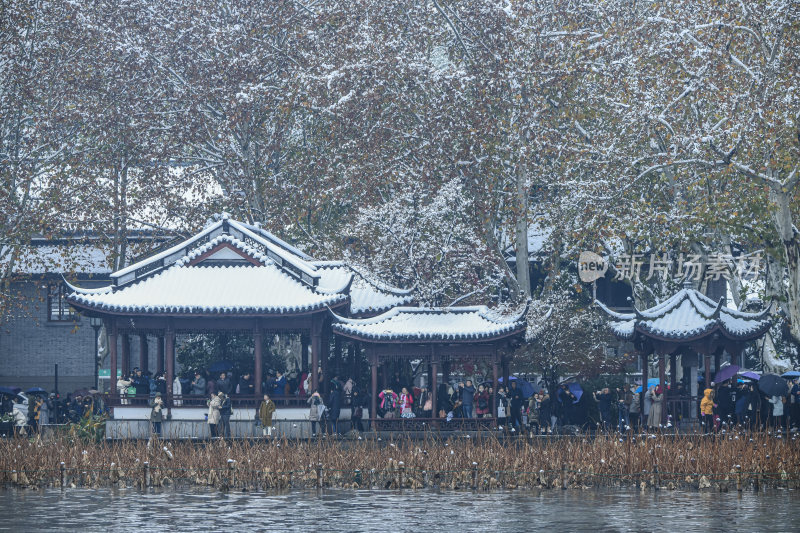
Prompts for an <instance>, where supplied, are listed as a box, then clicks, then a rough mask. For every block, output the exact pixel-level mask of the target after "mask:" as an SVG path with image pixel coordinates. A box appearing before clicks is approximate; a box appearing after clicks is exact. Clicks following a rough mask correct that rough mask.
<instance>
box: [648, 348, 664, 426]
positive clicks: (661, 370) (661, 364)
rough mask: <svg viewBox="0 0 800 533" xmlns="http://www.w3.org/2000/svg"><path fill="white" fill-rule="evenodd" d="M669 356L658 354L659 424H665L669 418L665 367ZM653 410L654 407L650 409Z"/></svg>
mask: <svg viewBox="0 0 800 533" xmlns="http://www.w3.org/2000/svg"><path fill="white" fill-rule="evenodd" d="M666 359H667V355H666V354H663V353H660V354H658V386H659V387H661V420H659V421H658V423H659V424H663V423H664V421H665V420H666V418H667V401H666V400H667V386H666V385H667V383H666V382H667V380H666V372H665V369H664V367H665V366H666ZM650 409H652V407H651V408H650Z"/></svg>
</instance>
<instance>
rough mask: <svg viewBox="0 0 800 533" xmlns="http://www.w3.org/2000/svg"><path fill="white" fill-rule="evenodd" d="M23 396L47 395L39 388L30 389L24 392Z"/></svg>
mask: <svg viewBox="0 0 800 533" xmlns="http://www.w3.org/2000/svg"><path fill="white" fill-rule="evenodd" d="M25 394H47V391H46V390H44V389H43V388H41V387H32V388H30V389H28V390H26V391H25Z"/></svg>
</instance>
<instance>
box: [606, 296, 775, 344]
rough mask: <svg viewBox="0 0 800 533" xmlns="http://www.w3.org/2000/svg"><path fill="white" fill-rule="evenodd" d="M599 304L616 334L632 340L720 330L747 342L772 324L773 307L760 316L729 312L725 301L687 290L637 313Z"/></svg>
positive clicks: (686, 337)
mask: <svg viewBox="0 0 800 533" xmlns="http://www.w3.org/2000/svg"><path fill="white" fill-rule="evenodd" d="M597 304H598V306H599V307H600V308H601V309H602V310H603V311H604V312H605V313H606V314H608V315H609V316H610V317H611V318H612V323H611V329H612V331H613V332H614V334H615V335H616V336H617V337H620V338H623V339H632V338H633V337H634V336H635V335H636V334H637V332H638V333H639V334H641V335H644V336H645V337H651V338H653V339H659V340H662V341H667V340H672V341H687V340H692V339H695V340H696V339H700V338H702V337H705V336H706V335H709V334H711V333H712V332H714V331H719V332H721V333H722V334H724V336H725V337H727V338H728V339H731V340H746V339H749V338H755V337H758V336H760V335H762V334H763V333H764V332H765V331H766V330H768V329H769V327H770V326H771V323H772V321H771V319H770V318H769V316H768V315H769V308H768V309H766V310H764V311H762V312H759V313H747V312H744V311H739V310H736V309H729V308H728V307H726V306H725V300H724V299H723V298H721V299H720V300H719V301H714V300H712V299H711V298H709V297H708V296H706V295H705V294H702V293H701V292H700V291H698V290H696V289H694V288H687V287H684V288H682V289H680V290H679V291H678V292H676V293H675V294H674V295H672V296H671V297H669V298H667V299H666V300H665V301H663V302H661V303H659V304H657V305H654V306H653V307H651V308H650V309H646V310H643V311H640V310H638V309H635V313H617V312H614V311H612V310H610V309H609V308H608V307H606V306H605V305H603V304H602V303H601V302H597Z"/></svg>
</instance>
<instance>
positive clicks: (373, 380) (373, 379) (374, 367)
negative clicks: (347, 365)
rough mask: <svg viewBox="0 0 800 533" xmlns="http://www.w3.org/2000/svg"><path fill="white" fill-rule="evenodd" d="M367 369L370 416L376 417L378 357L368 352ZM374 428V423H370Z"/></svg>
mask: <svg viewBox="0 0 800 533" xmlns="http://www.w3.org/2000/svg"><path fill="white" fill-rule="evenodd" d="M369 370H370V387H371V389H370V390H371V396H370V404H371V405H370V412H369V417H370V418H378V358H377V356H376V355H375V354H374V353H372V354H369ZM372 427H373V429H375V424H374V423H373V425H372Z"/></svg>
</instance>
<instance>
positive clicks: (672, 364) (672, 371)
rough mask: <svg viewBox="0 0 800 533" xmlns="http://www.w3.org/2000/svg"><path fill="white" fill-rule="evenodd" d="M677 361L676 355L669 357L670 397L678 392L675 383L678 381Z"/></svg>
mask: <svg viewBox="0 0 800 533" xmlns="http://www.w3.org/2000/svg"><path fill="white" fill-rule="evenodd" d="M677 361H678V354H675V353H673V354H670V356H669V385H670V387H672V388H671V389H670V396H674V395H675V394H676V393H677V391H678V387H677V383H676V381H678V366H677V365H678V363H677Z"/></svg>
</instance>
